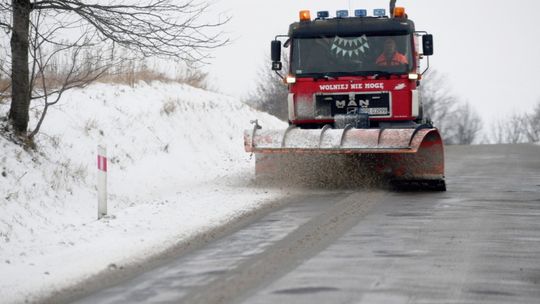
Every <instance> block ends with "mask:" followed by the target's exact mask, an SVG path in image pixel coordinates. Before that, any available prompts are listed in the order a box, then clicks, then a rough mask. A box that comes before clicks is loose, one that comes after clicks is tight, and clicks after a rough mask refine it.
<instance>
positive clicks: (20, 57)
mask: <svg viewBox="0 0 540 304" xmlns="http://www.w3.org/2000/svg"><path fill="white" fill-rule="evenodd" d="M103 2H104V1H96V2H93V3H88V2H87V1H80V0H33V1H31V0H12V1H11V4H6V3H3V4H2V5H1V6H0V11H1V12H2V13H3V14H4V13H6V12H7V13H9V14H11V16H12V20H13V21H12V22H11V24H9V23H8V22H5V20H6V18H4V17H2V18H0V26H1V27H3V28H5V29H7V30H8V31H10V32H11V83H12V85H11V107H10V112H9V119H10V121H11V122H12V124H13V126H14V128H15V130H16V132H17V133H19V134H21V135H25V134H26V132H27V129H28V120H29V107H30V101H31V99H32V96H31V92H32V85H33V84H34V83H33V82H32V81H34V80H35V79H31V75H32V71H31V70H30V66H32V68H35V69H36V71H38V72H37V74H35V75H41V76H43V75H44V74H43V73H40V72H39V70H40V69H44V68H45V65H43V66H41V67H40V66H39V64H38V62H37V61H34V63H35V66H34V63H32V64H30V66H29V53H30V51H31V49H33V48H34V46H35V45H33V44H32V43H31V41H32V39H34V40H36V41H37V39H41V41H45V42H47V43H49V44H52V45H60V46H62V45H64V44H63V43H61V42H59V41H58V40H54V39H53V36H52V35H49V36H48V35H45V34H44V33H41V32H40V28H42V27H41V25H39V26H37V24H34V25H33V26H32V28H31V15H32V14H37V13H38V12H39V13H40V14H41V16H42V19H41V20H40V22H42V23H44V24H47V22H48V21H49V20H48V19H50V20H52V22H51V21H49V22H51V23H55V22H61V23H62V24H68V27H67V29H68V32H69V30H71V31H75V32H77V31H79V32H83V33H85V34H84V35H83V36H82V37H81V38H80V39H81V40H79V39H77V41H75V42H72V46H74V48H71V49H72V50H73V52H74V54H76V55H77V56H80V55H81V54H82V53H81V51H82V49H83V48H79V46H81V45H90V44H99V43H101V44H104V43H109V45H113V46H114V47H117V48H124V49H127V50H130V51H131V54H137V55H138V56H141V57H150V56H158V57H167V58H173V59H175V60H179V61H184V62H187V63H190V64H196V63H200V62H204V61H205V59H206V58H207V57H208V51H209V50H211V49H213V48H216V47H219V46H222V45H224V44H225V43H227V39H224V38H222V37H221V35H222V33H220V32H216V31H215V30H214V28H217V27H219V26H221V25H223V24H224V23H226V22H227V21H228V19H225V20H218V21H216V22H213V23H208V22H201V21H200V20H201V17H202V16H203V15H204V14H205V13H206V12H207V11H208V7H209V6H208V4H206V3H196V2H194V0H182V1H178V0H177V1H175V0H146V1H143V0H140V1H139V0H131V1H129V0H128V1H120V0H110V1H106V3H107V4H101V3H103ZM63 20H67V21H65V22H64V21H63ZM32 29H33V30H34V31H35V33H33V34H34V35H32ZM55 33H56V34H57V35H54V37H59V36H61V35H60V33H59V32H58V31H57V32H55ZM42 46H43V45H42ZM42 46H40V47H42ZM38 49H39V48H38ZM38 49H35V50H36V51H37V50H38ZM37 57H38V58H40V55H39V54H37ZM35 58H36V57H35ZM40 60H41V59H40ZM38 61H39V60H38ZM41 62H42V63H43V64H46V60H41ZM72 68H73V69H72V72H73V73H71V75H70V76H71V77H72V79H73V75H74V74H78V73H79V72H81V73H82V72H83V71H82V70H80V68H79V67H78V66H73V67H72ZM87 76H89V75H87ZM75 78H76V77H75ZM90 78H92V77H90ZM70 87H75V86H70V85H67V86H66V87H64V90H63V91H65V90H66V89H69V88H70ZM48 93H49V94H50V93H51V92H48ZM59 95H61V94H59ZM46 102H47V101H46Z"/></svg>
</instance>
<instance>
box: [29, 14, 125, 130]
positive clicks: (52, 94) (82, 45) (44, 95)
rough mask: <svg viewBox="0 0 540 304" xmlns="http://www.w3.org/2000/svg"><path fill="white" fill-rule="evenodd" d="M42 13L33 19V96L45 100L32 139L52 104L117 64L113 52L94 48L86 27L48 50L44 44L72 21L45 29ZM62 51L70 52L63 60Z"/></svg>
mask: <svg viewBox="0 0 540 304" xmlns="http://www.w3.org/2000/svg"><path fill="white" fill-rule="evenodd" d="M43 17H44V16H43V12H41V11H38V12H37V14H35V17H34V18H32V19H31V22H30V24H31V30H30V32H31V39H30V57H31V58H32V60H31V64H30V67H31V68H30V100H42V101H43V104H44V105H43V110H42V111H41V114H40V117H39V120H38V122H37V125H36V127H35V128H34V130H32V131H31V132H29V135H28V138H29V139H33V137H34V136H35V135H36V134H37V133H38V132H39V130H40V128H41V126H42V124H43V121H44V119H45V117H46V115H47V111H48V109H49V107H50V106H53V105H55V104H56V103H58V102H59V101H60V98H61V97H62V95H63V94H64V93H65V92H66V91H67V90H69V89H72V88H82V87H85V86H87V85H88V84H90V83H92V82H94V81H95V80H97V79H98V78H99V77H101V76H102V75H104V74H105V73H106V72H107V71H108V70H109V69H110V67H111V66H112V65H114V64H115V60H114V58H113V57H114V56H113V55H114V54H113V52H111V53H110V56H107V53H108V52H104V50H99V52H98V51H97V50H96V51H95V52H92V48H93V46H94V45H93V44H92V43H91V41H92V37H91V36H89V34H88V32H87V31H85V32H83V33H82V34H81V35H80V36H79V38H78V39H77V40H76V41H73V42H60V43H55V44H54V48H53V49H52V50H51V51H50V52H46V51H45V50H44V45H45V44H46V43H47V42H49V41H53V39H54V35H55V34H56V32H58V31H61V30H62V29H65V28H67V27H69V25H68V24H63V23H60V24H58V25H56V24H55V25H53V26H49V27H47V28H46V29H42V28H40V25H41V24H42V20H43ZM62 54H64V55H67V59H66V62H65V63H64V64H60V63H59V62H58V57H59V55H62ZM83 54H84V55H83ZM109 57H110V58H109ZM120 60H123V59H120ZM51 98H52V100H51Z"/></svg>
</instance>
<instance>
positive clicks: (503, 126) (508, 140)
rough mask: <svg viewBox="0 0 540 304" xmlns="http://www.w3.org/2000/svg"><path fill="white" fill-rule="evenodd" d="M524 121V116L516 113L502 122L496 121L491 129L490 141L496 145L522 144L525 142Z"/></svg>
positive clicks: (525, 117)
mask: <svg viewBox="0 0 540 304" xmlns="http://www.w3.org/2000/svg"><path fill="white" fill-rule="evenodd" d="M526 119H527V116H526V115H523V114H517V113H516V114H512V115H511V116H509V117H507V118H505V119H504V120H501V119H499V120H497V121H496V122H495V123H494V127H493V128H492V129H493V131H492V132H493V134H492V141H493V142H494V143H497V144H517V143H522V142H524V141H525V140H526V137H525V130H526V129H525V127H526V124H527V122H526Z"/></svg>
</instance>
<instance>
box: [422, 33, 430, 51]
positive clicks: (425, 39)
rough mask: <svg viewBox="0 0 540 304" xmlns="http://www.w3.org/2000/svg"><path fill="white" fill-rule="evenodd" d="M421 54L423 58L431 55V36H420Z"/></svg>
mask: <svg viewBox="0 0 540 304" xmlns="http://www.w3.org/2000/svg"><path fill="white" fill-rule="evenodd" d="M422 49H423V50H422V54H423V55H424V56H431V55H433V35H431V34H428V35H423V36H422Z"/></svg>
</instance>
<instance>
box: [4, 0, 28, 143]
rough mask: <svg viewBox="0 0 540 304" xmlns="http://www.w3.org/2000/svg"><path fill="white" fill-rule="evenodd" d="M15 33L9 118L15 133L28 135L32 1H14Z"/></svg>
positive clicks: (12, 36) (13, 36) (12, 52)
mask: <svg viewBox="0 0 540 304" xmlns="http://www.w3.org/2000/svg"><path fill="white" fill-rule="evenodd" d="M11 3H12V8H13V31H12V35H11V58H12V59H11V82H12V85H11V108H10V111H9V118H10V119H11V121H12V123H13V126H14V128H15V131H16V132H17V133H20V134H26V131H27V129H28V118H29V115H28V111H29V108H30V79H29V74H30V72H29V69H28V48H29V26H30V11H31V9H32V7H31V4H30V0H12V1H11Z"/></svg>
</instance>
